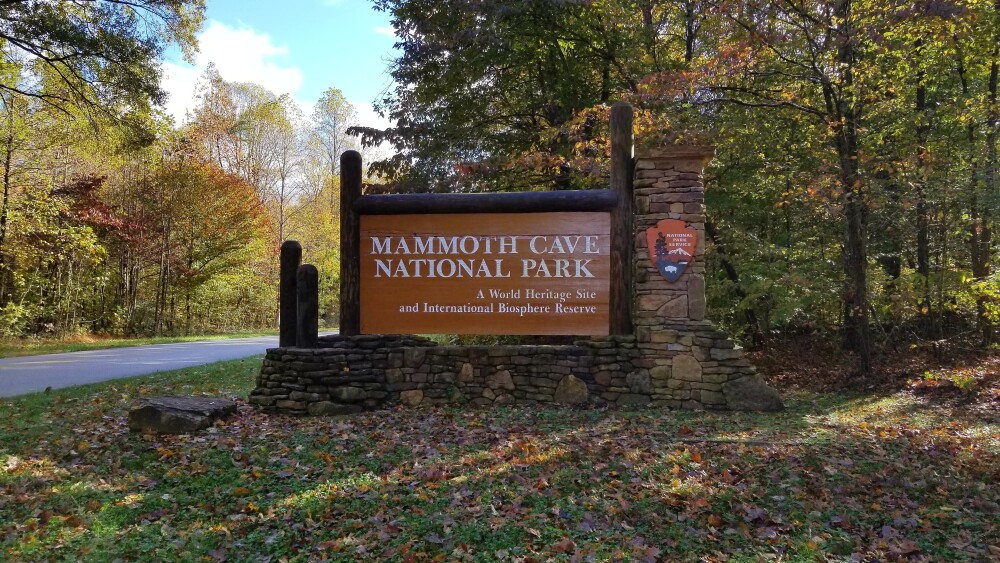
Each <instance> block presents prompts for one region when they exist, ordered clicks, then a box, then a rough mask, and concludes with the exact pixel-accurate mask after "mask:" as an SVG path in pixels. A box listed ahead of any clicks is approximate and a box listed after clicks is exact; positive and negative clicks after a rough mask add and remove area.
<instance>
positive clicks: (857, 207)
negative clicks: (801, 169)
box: [830, 0, 872, 374]
mask: <svg viewBox="0 0 1000 563" xmlns="http://www.w3.org/2000/svg"><path fill="white" fill-rule="evenodd" d="M851 11H852V10H851V0H843V1H842V2H841V3H840V4H839V5H837V7H836V12H837V16H838V20H839V21H840V22H842V23H841V24H840V25H841V27H840V28H838V30H837V31H838V33H839V34H840V36H841V38H840V47H839V49H838V50H837V62H838V63H840V65H841V68H842V71H841V72H842V75H841V84H840V87H839V89H835V90H834V91H832V92H830V95H832V97H833V98H832V99H833V100H834V103H835V107H836V114H837V116H838V117H839V118H840V119H839V120H837V122H836V123H835V124H834V125H833V127H834V134H835V139H836V141H835V143H836V149H837V156H838V157H839V159H840V182H841V185H842V188H843V190H844V250H843V252H844V290H843V295H842V299H843V305H844V344H845V346H846V347H847V348H849V349H851V350H854V351H855V352H856V353H857V355H858V370H859V371H860V372H861V373H863V374H870V373H871V370H872V352H871V329H870V327H869V326H868V318H869V314H868V239H867V233H866V221H867V211H868V204H867V202H866V201H865V193H864V186H863V184H862V180H861V174H860V170H859V156H860V155H859V151H858V129H859V125H858V122H859V116H858V113H857V96H856V94H855V92H854V87H855V84H854V64H855V52H854V41H855V37H854V31H853V29H852V23H851V22H852V20H853V15H852V13H851Z"/></svg>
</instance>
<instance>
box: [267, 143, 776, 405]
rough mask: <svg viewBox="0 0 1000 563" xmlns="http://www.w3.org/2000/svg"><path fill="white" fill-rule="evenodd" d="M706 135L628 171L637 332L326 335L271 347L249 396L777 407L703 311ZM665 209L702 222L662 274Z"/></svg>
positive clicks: (642, 158)
mask: <svg viewBox="0 0 1000 563" xmlns="http://www.w3.org/2000/svg"><path fill="white" fill-rule="evenodd" d="M713 154H714V151H713V150H712V149H709V148H704V147H670V148H661V149H653V150H645V151H643V150H639V151H638V154H637V157H636V169H635V181H634V197H635V201H634V208H635V215H634V231H633V232H634V233H635V246H634V253H633V256H634V258H633V260H634V262H633V264H632V266H633V268H634V269H633V273H634V280H635V281H634V295H633V299H632V303H633V307H632V317H633V322H634V325H635V326H634V333H633V334H631V335H627V336H612V337H607V338H594V339H588V340H581V341H578V342H576V343H575V344H574V345H572V346H490V347H484V346H464V347H463V346H435V345H434V344H433V343H432V342H430V341H428V340H426V339H421V338H417V337H411V336H354V337H326V338H322V339H321V341H320V347H319V348H317V349H300V348H275V349H272V350H268V352H267V356H266V357H265V359H264V365H263V367H262V369H261V374H260V376H259V378H258V382H257V388H256V389H255V390H254V391H253V392H252V393H251V396H250V401H251V402H252V403H253V404H255V405H257V406H259V407H261V408H263V409H267V410H272V411H280V412H286V413H292V414H313V415H318V414H347V413H352V412H358V411H360V410H363V409H373V408H378V407H381V406H383V405H391V404H399V403H402V404H406V405H411V406H416V405H437V404H445V403H459V404H471V405H475V406H490V405H494V404H502V403H510V402H518V403H562V404H593V405H606V404H613V405H622V406H638V405H648V406H650V407H666V408H686V409H734V410H774V409H780V408H781V407H782V404H781V399H780V397H779V396H778V394H777V393H776V392H775V391H774V390H773V389H771V388H770V387H767V386H766V385H765V384H764V383H763V382H762V381H761V380H760V378H759V377H758V376H757V374H756V372H755V370H754V368H753V366H752V365H751V364H750V362H749V361H747V360H746V359H745V358H744V357H743V350H741V349H740V348H739V347H738V346H736V345H735V344H734V343H733V342H732V340H730V339H729V338H728V337H727V336H726V335H725V334H724V333H722V332H720V331H719V330H717V329H716V328H715V327H714V326H713V325H712V323H711V322H709V321H708V320H706V319H705V267H704V252H705V206H704V184H703V179H702V173H703V170H704V167H705V164H706V163H707V162H708V160H709V159H710V158H711V156H712V155H713ZM662 219H679V220H682V221H685V222H686V223H687V224H688V226H689V227H690V228H693V229H695V231H696V232H697V234H698V243H697V246H696V248H695V255H694V258H693V260H692V261H691V263H689V264H688V266H687V268H686V269H685V271H684V272H683V274H682V275H681V276H680V277H679V278H678V279H677V280H676V281H674V282H668V281H667V280H666V279H664V277H663V276H662V275H660V273H659V271H658V270H657V269H656V267H655V265H654V264H653V263H652V261H651V260H650V258H649V252H648V249H647V244H646V230H647V229H648V228H649V227H652V226H654V225H656V223H657V222H659V221H660V220H662Z"/></svg>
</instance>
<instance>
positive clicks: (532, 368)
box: [250, 321, 781, 415]
mask: <svg viewBox="0 0 1000 563" xmlns="http://www.w3.org/2000/svg"><path fill="white" fill-rule="evenodd" d="M250 402H251V403H252V404H254V405H256V406H258V407H260V408H262V409H264V410H267V411H272V412H283V413H288V414H296V415H306V414H309V415H331V414H334V415H335V414H351V413H356V412H360V411H362V410H371V409H377V408H381V407H384V406H390V405H396V404H404V405H409V406H418V405H444V404H468V405H472V406H477V407H488V406H492V405H500V404H507V403H530V404H568V405H593V406H603V405H620V406H647V405H648V406H650V407H660V408H684V409H714V410H723V409H735V410H775V409H780V408H781V399H780V398H779V397H778V395H777V393H776V392H774V391H773V390H772V389H770V388H769V387H767V386H766V385H764V384H763V383H761V382H760V380H759V378H758V377H757V375H756V373H755V370H754V368H753V366H751V365H750V363H749V362H748V361H747V360H746V359H745V358H744V357H743V352H742V350H740V349H739V348H738V347H736V346H734V345H733V343H732V342H731V341H730V340H729V339H728V338H726V336H725V335H724V334H722V333H720V332H719V331H718V330H716V329H714V328H713V327H712V326H711V324H710V323H708V322H706V321H702V322H697V323H693V324H689V325H684V326H680V325H678V326H676V327H667V328H664V329H660V330H656V331H650V332H645V331H639V334H638V336H617V337H606V338H595V339H589V340H581V341H578V342H576V343H575V344H573V345H569V346H541V345H523V346H436V345H434V343H433V342H431V341H429V340H426V339H423V338H419V337H412V336H395V335H376V336H372V335H368V336H353V337H345V336H333V337H324V338H322V339H321V341H320V347H319V348H315V349H304V348H273V349H270V350H268V351H267V355H266V356H265V358H264V363H263V366H262V368H261V373H260V376H259V377H258V379H257V387H256V389H254V390H253V392H251V394H250Z"/></svg>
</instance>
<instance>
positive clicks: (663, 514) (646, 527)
mask: <svg viewBox="0 0 1000 563" xmlns="http://www.w3.org/2000/svg"><path fill="white" fill-rule="evenodd" d="M230 364H231V365H229V366H225V367H223V368H220V369H219V371H212V370H213V369H214V368H206V370H205V371H201V372H199V371H191V370H186V371H185V372H183V373H180V374H173V375H168V376H163V377H162V378H160V379H157V380H154V381H150V380H149V379H148V378H144V379H143V380H142V381H139V380H131V381H119V382H115V383H114V384H113V385H109V384H104V385H99V386H93V387H91V388H88V389H80V390H74V391H68V392H65V393H64V392H57V393H53V394H52V395H50V396H33V397H28V398H25V399H21V400H17V401H6V402H5V403H2V404H3V407H4V408H5V409H6V408H7V407H10V408H13V409H15V410H12V411H9V412H16V413H18V414H17V415H16V416H13V417H11V419H8V420H6V421H4V422H2V423H0V438H2V439H0V485H2V487H3V489H2V493H0V513H2V514H0V522H6V523H4V524H0V549H2V550H3V551H0V553H3V554H5V555H6V556H7V557H8V558H12V559H14V560H19V559H23V560H33V559H49V558H68V559H72V558H74V557H83V558H87V559H93V560H114V559H116V558H124V559H134V558H141V557H152V558H156V559H163V560H188V559H197V558H200V557H208V558H210V559H211V558H214V559H224V558H233V559H238V560H255V559H262V560H263V559H266V558H267V557H269V556H272V557H277V556H288V557H291V558H294V557H299V558H302V559H323V558H327V559H332V560H354V559H372V560H395V559H406V558H407V557H412V558H414V559H416V560H423V559H427V560H430V559H433V558H435V557H444V558H446V559H459V560H461V559H474V560H502V559H512V558H526V557H528V558H534V559H545V558H550V557H551V558H556V559H559V558H564V559H569V558H570V557H573V556H579V557H587V556H592V557H594V558H596V559H597V560H606V559H614V558H620V559H635V560H642V559H655V558H658V557H659V558H664V559H669V560H697V559H702V558H707V559H709V560H713V559H714V560H721V559H727V558H735V559H737V560H739V559H748V560H756V559H757V558H758V557H759V556H761V555H765V554H773V555H776V556H782V557H785V558H791V559H803V560H812V559H816V558H823V557H826V556H828V555H829V556H833V557H848V556H850V555H851V554H855V553H857V554H863V555H864V556H865V557H870V558H876V559H878V558H906V557H918V556H928V555H929V556H931V557H934V558H939V559H948V560H962V559H966V560H977V559H983V558H985V557H986V556H988V554H989V551H988V550H989V547H988V545H992V544H995V543H996V541H997V540H996V538H997V525H998V524H997V521H996V517H995V514H996V513H997V511H996V510H993V509H995V508H996V502H997V498H996V497H997V492H996V487H995V483H996V477H997V475H996V467H997V466H996V457H995V455H994V456H992V457H991V455H990V454H989V452H987V451H984V449H983V448H982V447H981V445H980V444H979V443H978V442H975V441H972V440H969V439H967V438H963V437H962V436H961V435H960V434H959V433H956V432H954V431H953V430H954V428H953V427H950V426H947V425H946V426H941V425H930V424H929V425H928V426H921V425H917V424H909V423H908V422H904V421H905V419H906V418H907V417H909V416H910V415H911V413H910V412H909V410H908V409H911V408H915V407H912V406H908V405H906V404H905V403H904V402H900V403H898V404H897V403H896V402H894V401H896V400H897V399H895V398H894V397H893V396H879V397H860V396H856V397H845V396H839V395H834V396H816V395H807V394H802V395H796V396H793V397H790V400H789V407H790V408H789V409H788V410H787V411H785V412H783V413H775V414H764V413H699V412H657V411H617V410H572V409H556V408H540V407H539V408H530V407H516V408H505V409H497V410H472V409H440V410H385V411H379V412H374V413H366V414H363V415H359V416H356V417H352V418H343V419H295V418H290V417H286V416H281V415H270V416H268V415H263V414H261V413H259V412H257V411H254V410H252V409H250V408H249V407H248V406H247V405H246V404H241V407H240V410H239V413H238V414H237V415H236V416H235V417H233V418H232V419H231V420H229V421H227V422H226V423H225V424H222V425H220V426H218V427H216V428H214V429H212V430H211V431H210V432H205V433H202V434H197V435H191V436H163V437H157V438H149V437H143V436H140V435H136V434H130V433H128V432H127V430H126V429H125V427H124V413H125V412H126V407H127V406H128V404H129V403H130V402H131V400H132V399H134V398H135V397H137V396H139V395H142V394H143V393H147V394H154V393H165V392H186V393H198V392H203V391H209V390H214V392H221V393H224V394H225V393H237V394H241V395H245V393H246V392H247V391H248V390H249V389H250V387H251V386H252V382H253V377H254V375H255V373H256V367H257V366H256V363H255V360H251V361H250V362H249V363H248V364H241V363H230ZM919 408H924V407H919ZM82 444H86V446H83V445H82ZM991 503H992V504H991Z"/></svg>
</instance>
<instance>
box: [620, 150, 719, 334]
mask: <svg viewBox="0 0 1000 563" xmlns="http://www.w3.org/2000/svg"><path fill="white" fill-rule="evenodd" d="M714 155H715V149H714V148H712V147H694V146H676V147H667V148H658V149H639V150H637V151H636V172H635V184H634V186H635V188H634V189H635V210H636V215H635V252H634V254H633V256H634V258H633V260H634V264H635V291H636V298H635V302H634V305H633V318H634V319H635V324H636V326H637V327H641V326H645V327H650V328H652V327H659V326H663V325H664V324H666V325H667V326H669V327H670V328H673V329H676V330H685V329H687V325H689V324H690V323H691V321H695V322H697V321H702V320H704V318H705V260H704V258H705V185H704V183H703V180H702V174H703V172H704V169H705V165H706V164H708V161H709V160H711V158H712V156H714ZM663 219H674V220H680V221H684V222H685V223H686V224H687V226H688V227H689V228H691V229H692V230H693V231H694V232H695V234H696V236H697V241H698V242H697V245H696V247H695V252H694V256H693V257H692V259H691V261H690V263H689V264H688V265H687V266H686V267H685V269H684V271H683V273H681V275H680V277H679V278H678V279H677V280H676V281H673V282H670V281H667V279H665V278H664V276H663V275H662V274H661V273H660V271H659V270H658V269H657V267H656V265H655V264H654V263H653V262H652V260H650V254H649V244H648V242H647V236H646V232H647V230H648V229H649V228H650V227H654V226H656V225H657V223H659V222H660V221H662V220H663ZM647 331H648V329H647ZM643 332H646V331H643Z"/></svg>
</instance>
